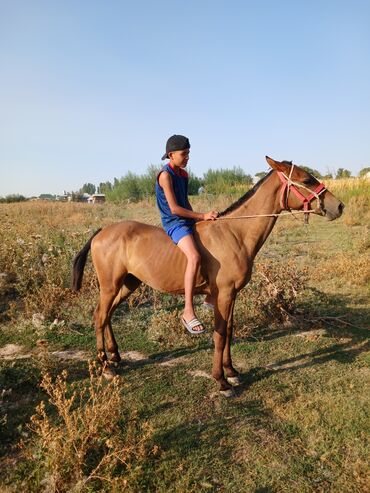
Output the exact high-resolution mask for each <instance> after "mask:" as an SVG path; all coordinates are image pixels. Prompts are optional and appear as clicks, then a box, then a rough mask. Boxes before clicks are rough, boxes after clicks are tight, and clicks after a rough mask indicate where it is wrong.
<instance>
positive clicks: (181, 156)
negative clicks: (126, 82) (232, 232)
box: [156, 135, 218, 334]
mask: <svg viewBox="0 0 370 493" xmlns="http://www.w3.org/2000/svg"><path fill="white" fill-rule="evenodd" d="M189 152H190V142H189V139H188V138H187V137H184V136H183V135H172V137H170V138H169V139H168V140H167V144H166V153H165V154H164V156H163V157H162V160H164V159H169V160H170V162H169V164H166V165H165V166H163V168H162V170H161V171H160V173H159V174H158V176H157V181H156V196H157V204H158V207H159V210H160V213H161V218H162V225H163V227H164V229H165V231H166V233H167V234H168V236H169V237H170V238H171V239H172V241H173V242H174V243H175V244H176V245H177V246H178V247H179V248H180V250H181V251H182V252H183V253H184V254H185V255H186V258H187V261H188V262H187V266H186V270H185V278H184V288H185V308H184V313H183V316H182V317H181V321H182V323H183V325H184V327H185V328H186V329H187V330H188V331H189V332H190V333H191V334H201V333H202V332H204V327H203V325H202V324H201V322H199V320H198V319H197V318H196V316H195V313H194V306H193V292H194V283H195V276H196V273H197V270H198V267H199V263H200V255H199V252H198V249H197V246H196V243H195V241H194V238H193V227H194V224H195V222H196V221H208V220H214V219H216V218H217V216H218V212H217V211H210V212H206V213H203V212H194V211H193V209H192V207H191V205H190V203H189V200H188V174H187V172H186V171H185V169H184V168H185V167H186V165H187V164H188V161H189Z"/></svg>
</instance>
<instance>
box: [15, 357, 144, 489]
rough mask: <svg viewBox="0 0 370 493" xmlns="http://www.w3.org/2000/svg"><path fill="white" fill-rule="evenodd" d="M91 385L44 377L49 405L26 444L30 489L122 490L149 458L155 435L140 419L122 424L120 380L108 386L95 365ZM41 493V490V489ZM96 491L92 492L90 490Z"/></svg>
mask: <svg viewBox="0 0 370 493" xmlns="http://www.w3.org/2000/svg"><path fill="white" fill-rule="evenodd" d="M89 372H90V380H89V382H88V384H87V386H86V387H81V388H78V385H77V384H76V383H74V384H72V385H71V386H69V385H68V384H67V372H66V371H64V372H62V374H60V375H59V376H57V378H56V379H55V380H53V379H52V378H51V376H50V375H49V374H47V373H46V374H44V375H43V379H42V382H41V388H42V389H43V390H44V391H45V392H46V393H47V395H48V404H47V405H46V404H45V403H44V402H41V404H39V405H38V406H37V408H36V414H35V415H34V416H32V418H31V423H30V426H29V427H30V429H31V431H32V437H31V438H30V439H29V440H28V441H27V442H24V443H22V448H23V450H24V453H25V456H26V458H27V459H28V460H29V461H30V467H31V468H32V469H33V474H32V475H31V478H30V479H29V482H28V485H29V486H31V483H32V482H33V483H34V484H33V485H32V486H34V487H36V488H40V486H43V489H44V490H45V491H48V492H69V491H75V492H77V491H87V488H88V487H89V486H90V487H91V486H94V489H98V490H99V491H101V489H102V487H104V486H108V485H109V488H108V489H109V490H110V491H111V489H110V488H116V490H120V491H122V490H123V489H124V488H125V486H126V484H127V482H128V475H130V480H133V479H134V476H135V473H134V471H132V467H133V465H134V464H135V462H137V461H141V460H142V459H143V458H145V456H146V455H147V442H148V440H149V437H150V436H151V434H152V432H151V430H150V428H149V427H148V425H147V424H146V423H144V424H143V425H142V426H141V427H140V428H138V424H137V419H136V416H131V417H130V418H129V419H126V421H125V423H122V413H123V409H124V400H123V397H122V389H121V386H120V383H119V378H118V377H115V378H114V379H113V380H112V381H111V382H110V383H106V382H105V381H104V380H103V377H102V376H99V375H98V373H97V369H96V367H95V366H93V365H92V364H90V365H89ZM38 491H40V489H38ZM89 491H90V490H89Z"/></svg>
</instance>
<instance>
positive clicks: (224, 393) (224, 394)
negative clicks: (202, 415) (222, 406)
mask: <svg viewBox="0 0 370 493" xmlns="http://www.w3.org/2000/svg"><path fill="white" fill-rule="evenodd" d="M220 394H221V395H222V397H226V398H227V399H230V398H231V397H236V392H235V390H234V389H233V387H231V389H226V390H220Z"/></svg>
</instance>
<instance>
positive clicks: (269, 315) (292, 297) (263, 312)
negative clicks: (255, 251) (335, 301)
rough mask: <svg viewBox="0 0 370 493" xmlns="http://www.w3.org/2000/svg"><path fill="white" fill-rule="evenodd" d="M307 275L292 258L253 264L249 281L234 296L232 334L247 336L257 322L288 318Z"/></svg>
mask: <svg viewBox="0 0 370 493" xmlns="http://www.w3.org/2000/svg"><path fill="white" fill-rule="evenodd" d="M307 277H308V276H307V270H306V269H303V268H298V267H297V265H296V263H295V262H294V261H292V260H287V261H285V262H283V263H282V262H277V261H272V260H268V261H263V262H259V263H257V264H256V265H255V272H254V273H253V276H252V280H251V281H250V283H249V284H248V285H247V286H246V287H245V288H244V289H243V290H242V291H241V292H240V293H239V295H238V298H237V303H236V307H235V312H236V313H235V315H236V316H235V320H236V324H235V333H236V335H237V336H245V335H249V334H250V332H251V330H252V328H253V327H256V326H259V325H264V324H269V325H270V324H274V323H286V322H288V321H290V318H291V316H292V315H293V314H294V312H295V310H296V308H297V301H298V297H299V295H300V294H302V292H303V290H304V288H305V286H306V283H307Z"/></svg>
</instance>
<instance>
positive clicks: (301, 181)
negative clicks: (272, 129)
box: [266, 156, 344, 221]
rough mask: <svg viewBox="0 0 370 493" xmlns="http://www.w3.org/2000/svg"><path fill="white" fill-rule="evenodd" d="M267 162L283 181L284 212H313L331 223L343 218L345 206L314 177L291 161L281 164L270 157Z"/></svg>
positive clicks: (281, 198)
mask: <svg viewBox="0 0 370 493" xmlns="http://www.w3.org/2000/svg"><path fill="white" fill-rule="evenodd" d="M266 161H267V162H268V164H269V165H270V166H271V168H273V169H274V170H276V171H277V174H278V176H279V179H280V181H281V196H280V203H281V207H282V209H283V210H304V211H308V210H312V211H313V212H314V213H315V214H319V215H321V216H325V217H326V218H327V219H328V220H329V221H333V220H334V219H337V218H338V217H340V216H341V214H342V212H343V209H344V204H343V203H342V202H341V201H340V200H338V199H337V198H335V197H334V195H333V194H332V193H330V192H329V190H328V189H327V188H326V187H325V185H324V184H323V183H320V182H319V181H318V180H317V179H316V178H315V177H314V176H313V175H311V174H310V173H308V172H307V171H305V170H304V169H302V168H300V167H299V166H297V165H295V164H293V163H292V162H289V161H282V162H279V161H275V160H274V159H271V158H270V157H268V156H266ZM306 216H307V217H308V214H307V215H306Z"/></svg>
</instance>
